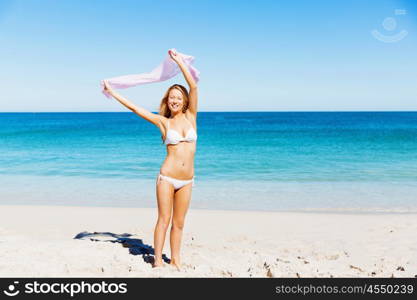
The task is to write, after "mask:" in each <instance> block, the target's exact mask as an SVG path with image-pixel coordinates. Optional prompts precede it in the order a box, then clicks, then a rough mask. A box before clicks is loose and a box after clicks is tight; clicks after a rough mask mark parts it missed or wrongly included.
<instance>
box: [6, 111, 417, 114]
mask: <svg viewBox="0 0 417 300" xmlns="http://www.w3.org/2000/svg"><path fill="white" fill-rule="evenodd" d="M151 112H152V113H157V112H154V111H151ZM252 112H274V113H275V112H417V110H244V111H233V110H224V111H219V110H205V111H199V113H252ZM18 113H22V114H25V113H27V114H32V113H41V114H46V113H132V112H130V111H0V114H18Z"/></svg>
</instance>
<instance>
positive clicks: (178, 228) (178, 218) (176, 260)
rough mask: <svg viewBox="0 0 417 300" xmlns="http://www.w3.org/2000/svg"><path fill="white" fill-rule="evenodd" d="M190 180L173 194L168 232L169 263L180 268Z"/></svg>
mask: <svg viewBox="0 0 417 300" xmlns="http://www.w3.org/2000/svg"><path fill="white" fill-rule="evenodd" d="M191 191H192V182H191V183H189V184H187V185H185V186H183V187H182V188H180V189H179V190H177V191H176V192H175V195H174V214H173V217H172V226H171V234H170V242H171V264H172V265H175V266H176V267H177V268H178V269H179V268H180V266H181V264H180V248H181V238H182V230H183V228H184V221H185V215H186V214H187V211H188V207H189V204H190V201H191Z"/></svg>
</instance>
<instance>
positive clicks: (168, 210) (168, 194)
mask: <svg viewBox="0 0 417 300" xmlns="http://www.w3.org/2000/svg"><path fill="white" fill-rule="evenodd" d="M156 198H157V201H158V221H157V222H156V226H155V232H154V249H155V263H154V267H158V266H162V265H163V262H162V250H163V249H164V242H165V236H166V232H167V229H168V226H169V223H170V221H171V215H172V203H173V198H174V187H173V186H172V184H171V183H169V182H167V181H165V180H160V179H159V178H158V179H157V182H156Z"/></svg>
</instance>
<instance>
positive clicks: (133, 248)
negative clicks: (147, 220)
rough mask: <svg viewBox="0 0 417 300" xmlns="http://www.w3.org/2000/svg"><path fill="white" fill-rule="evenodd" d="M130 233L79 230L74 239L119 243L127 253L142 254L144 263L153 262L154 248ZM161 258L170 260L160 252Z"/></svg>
mask: <svg viewBox="0 0 417 300" xmlns="http://www.w3.org/2000/svg"><path fill="white" fill-rule="evenodd" d="M131 236H132V235H131V234H129V233H122V234H115V233H111V232H87V231H84V232H80V233H79V234H77V235H76V236H75V237H74V239H77V240H90V241H93V242H111V243H120V244H122V246H123V247H125V248H129V253H130V254H132V255H142V258H143V260H144V261H145V262H146V263H149V264H153V262H154V256H153V255H154V254H155V252H154V249H153V248H152V246H150V245H146V244H144V243H143V241H142V240H141V239H133V238H130V237H131ZM162 259H163V260H164V261H165V262H166V263H170V262H171V260H170V259H169V258H168V257H166V255H165V254H162Z"/></svg>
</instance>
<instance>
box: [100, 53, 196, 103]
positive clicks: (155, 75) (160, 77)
mask: <svg viewBox="0 0 417 300" xmlns="http://www.w3.org/2000/svg"><path fill="white" fill-rule="evenodd" d="M169 51H175V52H177V51H176V50H175V49H170V50H169ZM177 54H178V55H180V56H181V58H182V61H183V62H184V64H185V65H186V66H187V67H188V69H189V71H190V73H191V75H192V76H193V78H194V80H195V81H196V82H198V80H199V79H200V71H198V70H197V69H196V68H194V67H193V66H192V64H193V62H194V57H193V56H191V55H187V54H183V53H180V52H177ZM180 72H181V69H180V68H179V67H178V65H177V63H176V62H175V61H174V60H173V59H172V58H171V57H170V56H169V54H168V57H167V58H165V60H164V61H163V62H162V63H161V64H160V65H159V66H157V67H156V68H155V69H153V70H152V71H151V72H150V73H141V74H133V75H125V76H120V77H113V78H110V79H106V80H107V82H108V83H109V85H110V86H111V87H112V88H114V89H126V88H130V87H132V86H137V85H141V84H145V83H152V82H160V81H165V80H168V79H170V78H172V77H174V76H175V75H177V74H178V73H180ZM101 87H102V88H103V89H104V84H103V81H101ZM103 93H104V95H106V96H107V97H108V98H110V97H111V96H110V95H109V94H108V93H107V92H105V91H104V90H103Z"/></svg>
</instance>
